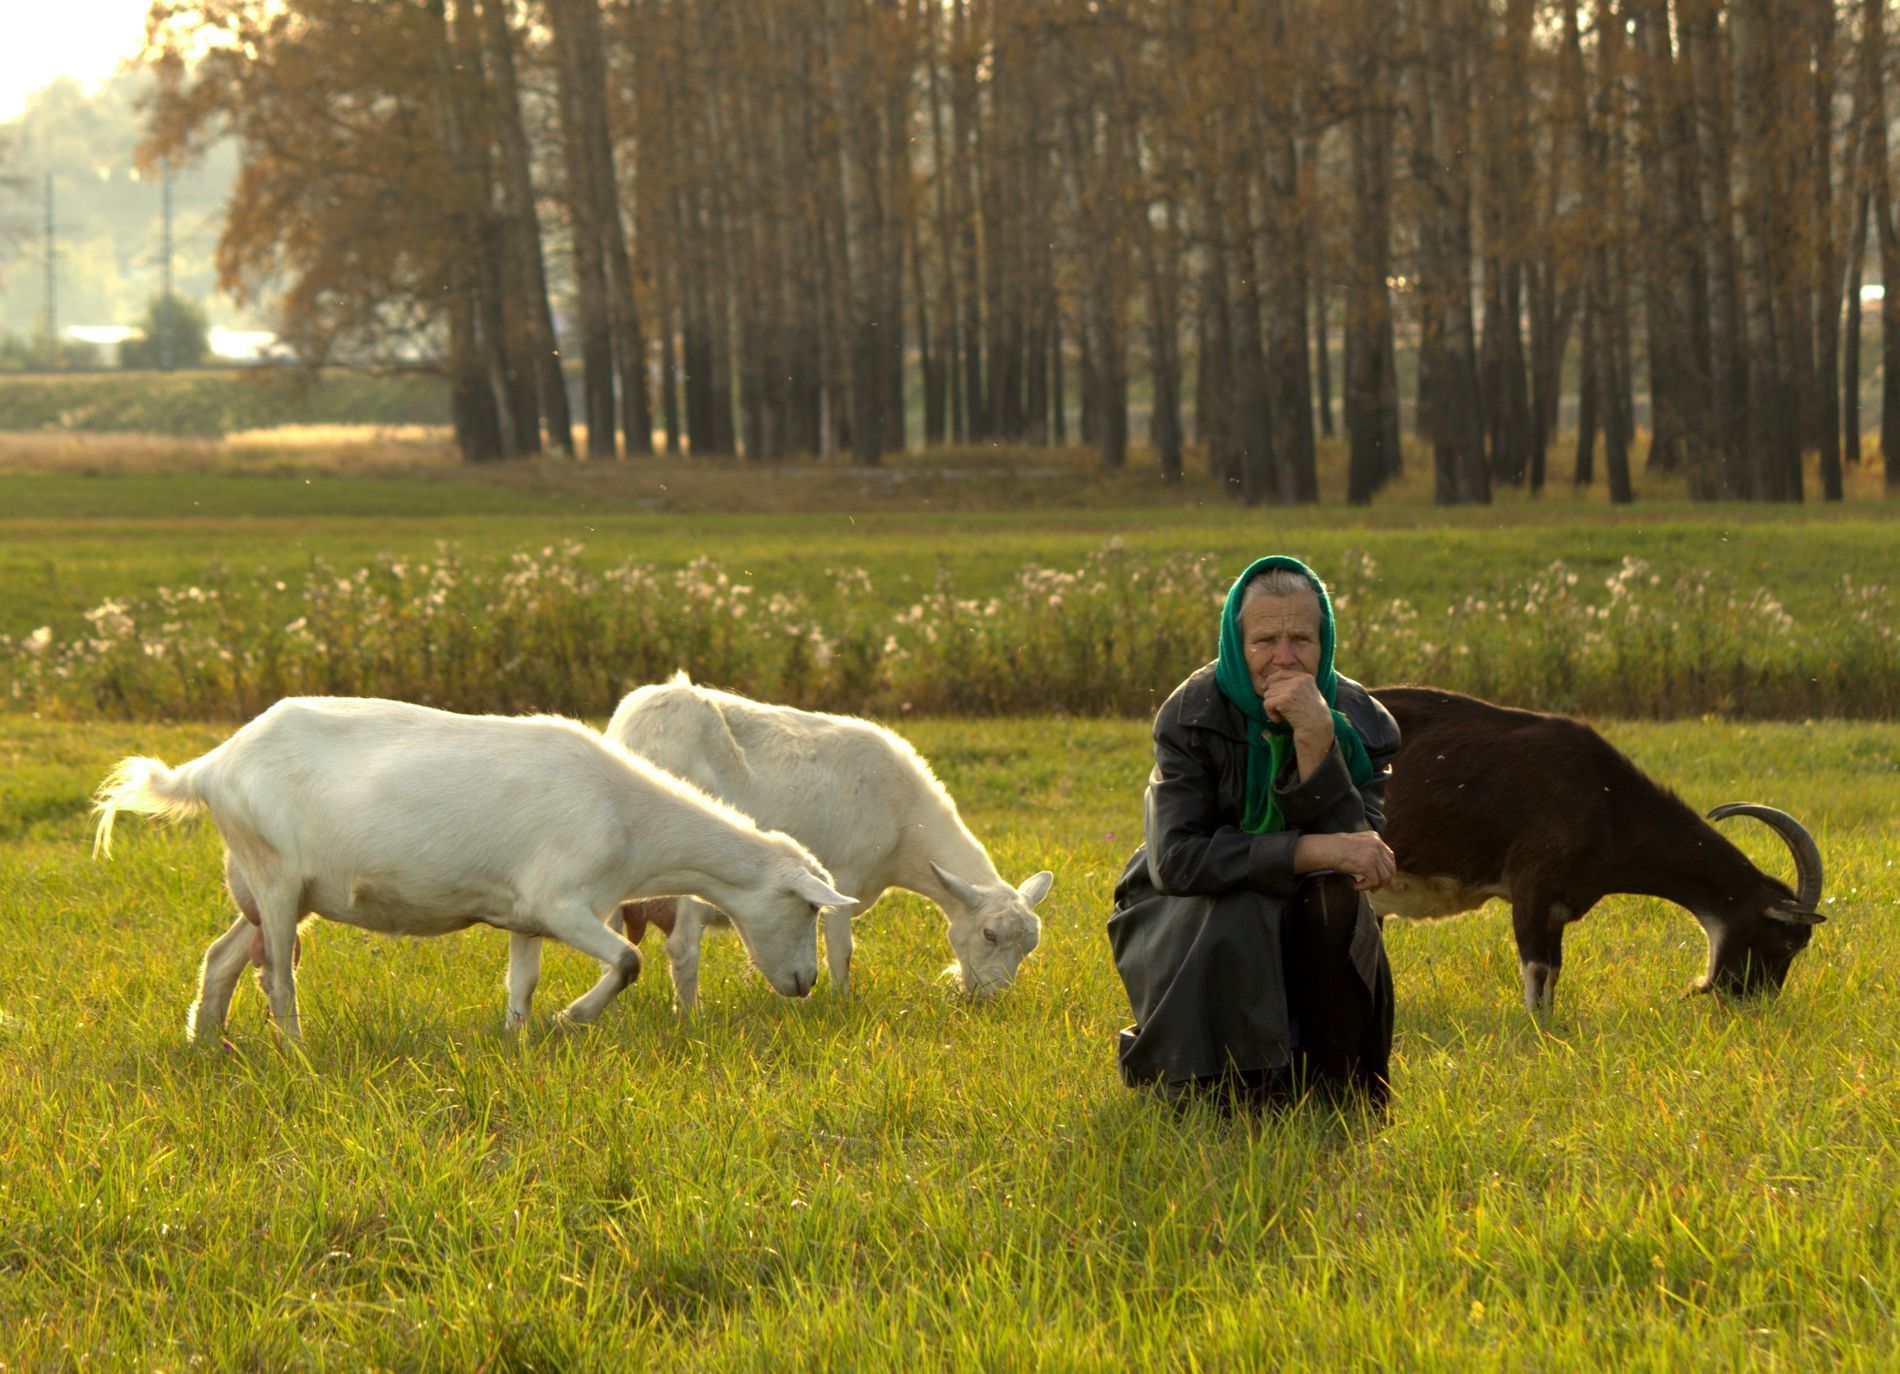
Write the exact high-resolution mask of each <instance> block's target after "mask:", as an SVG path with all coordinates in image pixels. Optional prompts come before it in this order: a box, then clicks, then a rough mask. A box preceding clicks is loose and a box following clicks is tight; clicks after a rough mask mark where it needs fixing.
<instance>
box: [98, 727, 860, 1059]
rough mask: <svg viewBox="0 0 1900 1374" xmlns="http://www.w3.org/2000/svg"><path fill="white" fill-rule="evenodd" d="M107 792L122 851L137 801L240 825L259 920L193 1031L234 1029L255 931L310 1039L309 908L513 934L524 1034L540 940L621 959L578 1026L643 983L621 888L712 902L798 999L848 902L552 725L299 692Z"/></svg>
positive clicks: (733, 822) (115, 773)
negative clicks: (297, 980) (300, 954)
mask: <svg viewBox="0 0 1900 1374" xmlns="http://www.w3.org/2000/svg"><path fill="white" fill-rule="evenodd" d="M96 803H97V804H96V806H95V810H96V812H97V813H98V816H99V825H98V831H97V835H96V837H95V839H94V844H93V852H94V853H95V854H98V853H101V852H108V851H109V850H110V848H111V842H112V823H113V819H114V817H115V816H116V815H117V813H119V812H120V811H133V812H142V813H144V814H146V815H153V816H160V817H164V818H168V819H170V818H176V817H180V816H184V815H188V814H191V813H194V812H197V811H202V810H208V811H210V813H211V819H212V821H213V823H214V824H216V826H217V827H218V831H219V833H220V834H222V835H223V836H224V841H225V844H226V846H227V849H228V853H227V856H226V860H225V876H226V880H227V881H228V882H229V884H230V887H231V895H232V896H233V897H235V898H236V899H237V903H238V906H239V907H240V908H241V909H242V911H243V913H244V914H243V915H242V916H240V917H239V918H238V919H237V920H236V921H235V922H233V923H232V925H231V927H230V929H229V930H227V931H226V932H225V933H224V934H223V935H222V936H220V937H219V938H218V939H217V940H215V941H214V942H213V943H212V945H211V947H210V948H209V949H208V950H206V951H205V958H204V968H203V972H202V975H201V981H200V986H199V990H198V999H197V1001H196V1002H194V1003H193V1005H192V1009H191V1015H190V1017H189V1019H188V1022H187V1026H188V1029H189V1031H190V1033H191V1034H192V1036H193V1037H194V1038H203V1039H212V1038H215V1037H217V1036H219V1035H220V1034H221V1032H222V1030H223V1026H224V1019H225V1013H226V1011H227V1010H228V1009H229V1007H230V1004H231V994H232V991H233V989H234V988H235V987H236V984H237V980H238V976H239V974H240V973H242V972H243V968H244V965H245V963H246V962H248V960H249V955H250V949H251V943H252V930H253V927H254V926H255V927H257V928H258V931H259V933H260V934H261V937H262V946H263V948H262V955H263V957H262V961H261V962H262V975H261V979H262V982H263V985H264V991H265V994H266V996H268V997H269V999H270V1008H271V1015H272V1017H273V1018H274V1019H275V1020H276V1022H277V1024H278V1026H279V1027H280V1028H281V1029H282V1031H283V1032H284V1034H285V1035H286V1036H288V1037H289V1038H290V1039H292V1040H296V1039H297V1038H298V1026H297V999H296V987H295V984H294V981H293V977H292V970H291V951H292V947H293V943H294V941H295V938H296V930H297V923H298V921H299V920H301V919H302V917H303V916H304V915H306V914H309V913H314V914H316V915H318V916H324V917H327V918H329V919H330V920H333V921H341V922H343V923H345V924H347V925H353V926H360V927H362V928H363V929H365V930H379V931H384V932H386V933H389V934H394V935H442V934H446V933H447V932H449V931H452V930H460V929H462V928H463V927H465V926H470V925H476V924H483V925H491V926H497V927H499V928H500V929H503V930H506V931H508V932H509V947H508V955H509V957H508V1024H509V1025H510V1026H518V1025H520V1024H521V1022H522V1021H524V1020H525V1019H526V1018H527V1015H528V1003H529V999H530V998H531V997H532V996H533V995H534V985H535V982H536V980H537V979H538V978H539V977H540V973H541V940H542V938H543V937H544V936H552V937H553V938H555V939H557V940H560V941H562V942H563V943H564V944H568V945H572V946H573V947H574V948H575V949H578V950H580V951H581V952H582V953H583V954H591V955H593V956H594V957H595V958H596V959H599V960H600V961H601V962H602V963H604V964H605V965H606V966H607V968H606V972H605V973H603V974H602V976H601V978H600V981H599V982H598V983H596V984H595V985H594V987H593V988H592V989H590V990H589V991H588V992H587V993H585V994H584V995H583V996H581V997H580V998H578V999H577V1000H576V1001H575V1002H574V1003H573V1005H572V1006H570V1007H568V1008H567V1010H566V1011H565V1012H564V1013H563V1014H564V1015H565V1016H566V1017H567V1018H568V1019H569V1020H573V1021H592V1020H593V1019H594V1018H595V1017H597V1016H598V1015H600V1013H601V1011H602V1010H603V1009H605V1007H606V1006H607V1004H608V1003H609V1002H611V1001H612V1000H613V999H614V997H615V996H616V995H617V994H618V993H619V992H620V990H621V989H622V988H623V987H625V986H626V985H627V984H629V983H631V982H632V981H633V980H634V979H635V978H636V977H638V976H639V973H640V954H639V951H638V950H636V949H634V948H633V946H631V945H629V944H628V943H627V942H626V941H625V940H623V939H621V938H620V936H618V935H616V934H614V933H613V932H612V931H610V930H608V929H607V928H606V926H605V925H603V924H602V920H603V918H604V917H606V916H608V915H609V914H611V913H612V912H613V911H614V910H615V908H616V907H617V905H618V904H619V903H620V902H621V901H623V900H624V899H626V898H629V897H637V896H645V895H656V894H663V893H692V894H695V895H696V896H700V897H704V898H705V899H706V900H708V901H712V902H717V903H718V904H719V906H720V907H721V908H722V909H723V910H725V911H727V912H729V913H731V915H732V918H733V922H734V924H735V925H737V926H738V928H739V934H740V937H741V938H742V939H743V940H744V941H745V945H746V949H747V951H748V952H749V953H750V954H751V956H752V960H753V962H754V963H755V964H757V965H758V967H759V969H760V971H761V972H763V973H764V974H765V977H766V979H767V980H768V981H769V982H770V983H771V984H772V986H773V987H774V988H776V989H777V990H778V991H779V992H782V993H785V994H786V995H788V996H792V997H802V996H804V995H805V994H807V993H809V992H810V991H811V988H812V984H813V983H815V982H816V981H817V979H818V941H817V915H818V909H819V908H820V907H821V906H822V907H835V906H836V905H838V904H839V903H844V904H846V905H847V906H848V905H849V904H850V902H851V899H850V898H849V897H846V896H844V895H843V894H841V893H839V892H838V891H836V890H835V889H834V888H833V887H832V886H831V879H830V875H829V874H827V873H826V872H825V871H824V868H823V866H822V865H820V864H819V863H818V862H817V861H816V860H815V859H813V858H812V856H811V855H810V854H809V853H807V852H806V851H805V850H804V849H803V848H802V847H801V846H800V845H799V844H798V843H797V841H795V840H793V839H792V838H790V837H789V836H786V835H779V834H772V833H769V832H764V831H761V830H760V829H759V828H758V827H757V826H756V825H754V824H753V823H752V822H751V821H750V820H749V819H747V818H746V817H745V816H743V815H741V814H740V813H739V812H737V811H735V810H733V809H732V808H731V807H730V806H727V805H725V804H724V803H723V802H719V801H715V800H714V799H712V798H711V797H708V796H706V795H705V794H703V793H701V792H699V791H698V790H696V789H695V788H693V787H691V786H689V785H687V784H685V783H682V782H681V781H679V780H678V779H677V778H673V777H669V776H667V775H666V774H665V773H662V772H661V771H660V770H659V769H657V768H655V767H653V766H652V765H651V764H648V763H646V762H645V761H643V760H641V759H638V758H635V757H634V756H632V755H631V754H629V753H628V752H627V751H626V750H624V749H622V748H620V747H619V746H618V745H616V744H613V743H611V742H610V741H607V740H604V739H602V738H601V737H600V736H599V735H597V734H595V733H594V732H593V731H592V730H589V729H588V728H587V727H586V726H584V725H580V724H578V723H576V722H574V721H569V720H562V719H559V718H558V717H553V716H535V717H525V718H509V717H504V716H462V715H454V714H451V713H449V712H447V711H436V710H431V709H429V708H428V707H425V706H412V705H409V704H407V703H404V702H397V701H378V700H373V699H365V698H350V697H334V698H326V697H296V698H288V699H286V700H283V701H280V702H278V703H277V704H276V705H274V706H272V707H271V708H270V709H269V710H267V711H265V712H264V713H263V714H262V715H260V716H259V717H258V718H257V719H255V720H253V721H252V722H251V723H250V724H248V725H246V726H244V727H243V728H242V729H241V730H239V731H238V732H237V733H236V734H234V735H232V736H231V738H230V739H228V740H226V741H225V742H224V743H223V744H220V745H219V746H218V747H217V748H215V749H213V750H211V752H210V753H208V754H205V755H204V756H203V757H201V758H197V759H194V760H192V761H191V762H190V763H186V764H183V765H181V766H179V767H178V768H168V767H167V766H166V765H165V764H163V763H161V762H159V761H158V760H156V759H146V758H128V759H125V760H123V761H122V762H120V764H119V765H118V766H117V767H116V768H114V769H113V770H112V773H111V774H110V776H108V777H107V778H106V780H105V782H104V783H103V784H102V785H101V787H100V789H99V793H98V796H97V798H96Z"/></svg>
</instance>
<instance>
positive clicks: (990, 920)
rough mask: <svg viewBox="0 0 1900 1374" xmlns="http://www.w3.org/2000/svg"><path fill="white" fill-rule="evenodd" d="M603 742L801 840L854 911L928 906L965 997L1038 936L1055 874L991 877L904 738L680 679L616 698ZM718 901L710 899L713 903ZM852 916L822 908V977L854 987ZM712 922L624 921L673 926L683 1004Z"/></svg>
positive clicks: (638, 917)
mask: <svg viewBox="0 0 1900 1374" xmlns="http://www.w3.org/2000/svg"><path fill="white" fill-rule="evenodd" d="M607 737H608V738H609V739H611V740H613V741H614V742H616V743H618V744H622V745H625V746H626V747H627V748H628V749H629V750H631V751H632V752H634V753H636V754H639V755H642V756H643V757H645V758H648V759H650V760H652V761H653V762H654V763H656V764H658V765H659V766H660V767H661V768H664V769H666V770H667V771H668V772H672V773H678V774H679V775H680V776H681V777H683V778H686V779H688V780H689V781H691V782H693V783H696V784H698V785H699V786H700V787H703V788H705V789H706V790H707V791H708V792H710V793H712V794H713V795H714V796H716V797H719V798H720V799H722V800H724V801H727V802H730V803H731V804H732V805H734V806H736V807H738V808H739V810H741V811H743V812H745V813H746V814H747V815H748V816H751V817H752V818H753V819H754V820H755V821H757V822H758V823H759V824H760V825H769V826H774V827H777V828H779V829H782V830H784V831H785V832H786V833H787V834H789V835H791V836H793V837H794V838H796V839H797V840H798V841H799V842H800V843H801V844H803V845H804V846H805V847H806V848H808V849H810V850H811V852H812V853H813V854H816V855H818V856H819V858H820V860H821V861H822V862H823V863H824V864H825V865H826V867H828V868H829V869H830V870H831V872H832V874H833V875H834V877H835V880H836V881H837V883H838V885H839V886H841V887H843V888H844V889H845V890H847V891H849V892H855V893H857V894H858V897H859V902H858V904H857V907H856V908H855V909H857V910H863V909H866V908H868V907H870V905H871V904H872V903H873V902H875V901H876V900H877V899H878V898H879V897H880V896H881V895H882V894H883V892H884V890H885V889H886V888H892V887H898V888H904V889H906V890H908V891H911V892H916V893H919V894H921V895H923V896H925V897H928V898H929V899H930V900H931V901H933V902H935V903H936V904H937V905H938V906H940V907H942V908H943V911H944V914H945V915H946V916H947V917H948V918H949V922H950V946H951V948H952V949H953V950H955V951H956V956H957V967H958V969H959V971H960V973H961V975H962V979H963V986H964V990H965V991H966V992H969V993H971V994H974V995H977V996H983V995H987V994H989V993H993V992H995V991H997V990H999V989H1001V988H1003V987H1005V986H1007V985H1008V984H1009V982H1010V981H1011V980H1012V979H1013V978H1014V977H1015V976H1016V968H1017V965H1019V964H1020V963H1022V961H1023V959H1024V958H1025V957H1026V956H1027V955H1028V954H1029V952H1030V951H1031V950H1033V949H1034V948H1035V947H1036V942H1037V940H1038V939H1040V938H1041V930H1042V926H1041V922H1040V921H1039V920H1038V919H1037V917H1036V913H1035V911H1034V907H1035V905H1036V904H1037V903H1038V902H1040V901H1041V900H1042V899H1043V897H1044V896H1046V895H1047V894H1048V891H1049V885H1050V883H1051V882H1053V881H1054V875H1052V874H1050V873H1047V872H1043V873H1038V874H1036V875H1035V876H1034V877H1032V878H1030V879H1029V880H1028V881H1027V882H1025V883H1023V885H1022V886H1021V887H1011V886H1010V885H1009V884H1008V883H1006V882H1004V881H1003V879H1002V878H1000V877H999V876H998V875H997V872H996V868H995V866H994V865H993V864H991V862H990V856H989V854H988V853H987V852H986V851H985V850H984V848H983V846H982V845H981V844H980V843H978V841H977V839H976V837H975V836H974V835H972V834H971V833H970V831H969V829H968V828H967V827H966V826H965V825H964V824H963V819H962V817H960V816H959V815H958V814H957V806H956V803H955V802H954V801H952V800H951V799H950V794H949V793H948V792H946V791H945V790H944V786H943V784H942V783H941V782H939V781H937V778H936V776H935V775H934V774H933V773H932V772H931V771H930V765H929V764H927V763H925V762H924V760H923V759H922V758H921V757H920V756H919V755H918V753H917V751H916V750H915V749H913V748H912V747H911V746H910V744H909V742H908V741H906V740H904V739H902V738H901V737H899V736H897V735H895V734H893V733H891V732H890V731H889V730H886V729H884V728H883V727H882V726H879V725H873V724H872V723H871V722H870V721H867V720H858V719H855V718H853V717H850V716H833V715H826V714H823V713H820V712H816V711H799V710H794V709H793V708H791V707H789V706H772V705H767V704H765V703H763V702H757V701H753V700H750V699H749V698H747V697H742V696H736V695H734V694H733V693H731V692H721V691H715V690H713V689H711V688H707V687H699V686H695V685H694V684H693V683H692V682H691V681H689V680H688V679H687V677H686V674H684V673H675V674H674V675H673V678H672V679H671V680H670V681H668V682H664V683H656V684H653V685H651V686H647V687H640V688H636V689H635V690H634V691H632V692H630V693H628V694H627V696H626V697H625V698H624V699H623V700H622V701H621V703H620V707H619V709H618V710H616V711H615V712H614V715H613V720H612V721H610V722H609V723H608V726H607ZM714 905H717V902H715V903H714ZM853 910H854V908H851V907H827V908H826V909H825V912H824V927H825V960H826V963H827V964H828V966H829V967H830V969H831V981H832V983H833V985H834V986H835V987H836V988H837V989H838V991H840V992H846V991H848V990H849V985H850V969H851V917H852V912H853ZM709 914H710V913H709V912H708V910H707V908H706V905H705V904H704V903H702V902H695V901H692V900H690V899H685V898H682V899H681V900H680V901H679V902H678V903H677V904H676V906H675V910H674V913H673V916H672V923H671V926H670V929H668V923H667V917H666V913H665V911H664V909H663V908H660V909H656V907H655V904H653V903H647V904H645V909H644V910H628V911H627V912H626V913H625V916H626V919H629V920H630V921H633V922H636V923H641V924H639V926H638V928H637V929H635V930H634V931H633V932H632V934H633V938H635V939H636V940H637V939H638V938H639V929H643V928H644V924H643V921H644V920H653V921H654V923H655V924H657V925H660V926H661V927H662V929H668V934H667V941H666V953H667V957H668V959H669V961H670V962H671V963H672V966H673V987H674V991H675V993H676V994H677V996H678V998H679V1003H680V1006H681V1007H682V1008H690V1007H691V1006H692V1005H693V1001H694V998H695V996H696V995H697V993H698V989H699V942H700V936H701V933H702V930H703V927H704V925H705V921H706V919H707V917H708V915H709Z"/></svg>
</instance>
